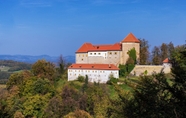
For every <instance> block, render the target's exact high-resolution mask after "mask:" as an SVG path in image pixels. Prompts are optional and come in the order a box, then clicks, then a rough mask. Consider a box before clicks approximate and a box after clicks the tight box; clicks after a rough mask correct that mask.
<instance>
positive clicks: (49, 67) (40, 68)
mask: <svg viewBox="0 0 186 118" xmlns="http://www.w3.org/2000/svg"><path fill="white" fill-rule="evenodd" d="M31 71H32V73H33V74H34V76H38V77H39V78H47V79H49V80H51V81H53V79H54V76H55V72H56V70H55V65H54V64H52V63H51V62H47V61H45V60H38V61H37V62H36V63H34V64H33V65H32V69H31Z"/></svg>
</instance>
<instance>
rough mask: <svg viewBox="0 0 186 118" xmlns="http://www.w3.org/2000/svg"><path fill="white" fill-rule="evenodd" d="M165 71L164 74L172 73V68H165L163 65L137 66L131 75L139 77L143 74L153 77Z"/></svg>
mask: <svg viewBox="0 0 186 118" xmlns="http://www.w3.org/2000/svg"><path fill="white" fill-rule="evenodd" d="M161 70H163V72H164V73H170V72H171V66H163V65H157V66H156V65H136V66H135V68H134V69H133V70H132V72H131V74H132V75H136V76H139V75H141V74H145V73H146V74H147V75H152V74H153V73H160V72H161Z"/></svg>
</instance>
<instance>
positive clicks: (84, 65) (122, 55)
mask: <svg viewBox="0 0 186 118" xmlns="http://www.w3.org/2000/svg"><path fill="white" fill-rule="evenodd" d="M133 48H135V50H136V56H137V59H139V53H140V41H139V40H138V39H137V38H136V37H135V36H134V35H133V34H132V33H129V34H128V35H127V36H126V37H125V38H124V39H123V40H122V41H120V43H115V44H109V45H93V44H91V43H84V44H83V45H82V46H81V47H80V48H79V49H78V50H77V51H76V54H75V56H76V63H75V64H72V65H71V66H70V67H69V68H68V81H71V80H75V79H77V78H78V76H85V75H88V78H89V81H91V82H94V81H95V82H101V83H105V82H106V81H108V80H109V77H110V75H113V76H114V77H115V78H119V69H118V68H117V67H118V65H119V64H125V63H126V62H127V60H128V58H129V56H128V54H127V53H128V51H129V50H131V49H133ZM92 67H93V68H92Z"/></svg>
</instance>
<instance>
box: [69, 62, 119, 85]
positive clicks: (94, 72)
mask: <svg viewBox="0 0 186 118" xmlns="http://www.w3.org/2000/svg"><path fill="white" fill-rule="evenodd" d="M118 70H119V69H118V68H117V67H116V66H115V65H113V64H72V65H71V66H70V67H69V68H68V81H72V80H76V79H77V78H78V77H79V76H84V77H85V76H86V75H87V76H88V79H89V81H90V82H100V83H106V82H107V81H108V80H109V77H110V76H113V77H115V78H119V72H118Z"/></svg>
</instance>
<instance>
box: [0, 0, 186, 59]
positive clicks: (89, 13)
mask: <svg viewBox="0 0 186 118" xmlns="http://www.w3.org/2000/svg"><path fill="white" fill-rule="evenodd" d="M130 32H132V33H133V34H134V35H135V36H136V37H137V38H144V39H146V40H148V41H149V44H150V45H151V48H152V47H153V46H155V45H156V46H158V45H161V44H162V43H163V42H164V43H169V42H170V41H172V42H173V43H174V44H175V45H180V44H184V43H185V40H186V1H185V0H0V55H2V54H10V55H16V54H21V55H43V54H47V55H50V56H59V55H60V54H62V55H64V56H67V55H74V54H75V51H76V50H77V49H78V48H79V47H80V46H81V45H82V44H83V43H84V42H91V43H93V44H112V43H116V42H120V41H121V40H122V39H123V38H124V37H125V36H126V35H127V34H128V33H130Z"/></svg>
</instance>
